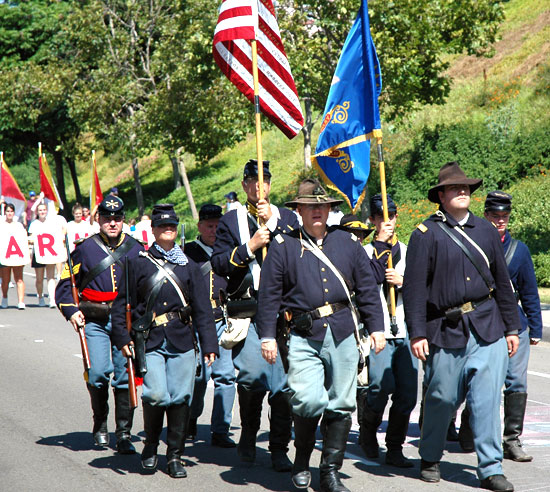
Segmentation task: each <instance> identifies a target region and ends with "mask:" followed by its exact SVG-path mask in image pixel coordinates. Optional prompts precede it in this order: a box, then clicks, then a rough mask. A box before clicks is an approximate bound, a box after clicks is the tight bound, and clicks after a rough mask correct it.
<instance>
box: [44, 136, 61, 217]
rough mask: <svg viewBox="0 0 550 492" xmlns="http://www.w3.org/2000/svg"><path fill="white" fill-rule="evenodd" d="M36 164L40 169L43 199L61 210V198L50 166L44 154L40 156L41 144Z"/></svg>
mask: <svg viewBox="0 0 550 492" xmlns="http://www.w3.org/2000/svg"><path fill="white" fill-rule="evenodd" d="M38 164H39V167H40V191H41V192H42V193H44V198H45V199H46V200H50V201H51V202H53V203H54V205H55V208H56V209H60V208H63V203H62V202H61V197H60V196H59V193H58V191H57V188H56V186H55V183H54V180H53V178H52V172H51V171H50V166H49V165H48V161H47V160H46V154H42V144H40V143H38Z"/></svg>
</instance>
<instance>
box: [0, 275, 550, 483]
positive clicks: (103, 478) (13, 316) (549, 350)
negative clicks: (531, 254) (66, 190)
mask: <svg viewBox="0 0 550 492" xmlns="http://www.w3.org/2000/svg"><path fill="white" fill-rule="evenodd" d="M32 273H33V272H32V270H30V269H28V270H26V275H25V280H26V283H27V292H28V294H27V296H26V303H27V309H26V310H25V311H18V310H16V309H15V308H14V307H11V308H10V309H6V310H0V395H1V397H0V491H36V490H40V491H71V492H72V491H75V490H78V491H82V492H83V491H88V490H89V491H92V490H93V491H97V490H105V491H110V490H113V491H115V490H116V491H124V490H128V491H130V490H131V491H136V492H137V491H153V492H154V491H157V490H159V491H160V490H163V491H164V490H171V489H172V490H175V489H176V488H180V487H182V488H185V489H186V490H191V491H211V490H215V491H247V492H248V491H257V490H271V491H284V490H292V486H291V482H290V477H289V475H287V474H280V473H276V472H274V471H273V470H272V469H271V468H270V466H269V465H270V460H269V453H268V452H267V430H268V428H269V422H268V417H267V410H266V409H265V408H264V415H263V419H262V427H261V432H260V436H259V443H258V445H259V452H258V458H257V463H256V464H255V465H254V466H252V467H246V466H243V465H241V464H240V463H239V461H238V459H237V456H236V452H235V450H234V449H229V450H224V449H219V448H213V447H211V446H210V444H209V440H208V438H209V435H210V433H209V420H210V417H209V416H210V410H211V404H212V388H211V387H210V388H209V390H208V392H207V402H206V407H205V412H204V414H203V416H202V417H201V419H200V420H199V434H198V440H197V441H196V442H194V443H190V444H189V445H188V447H187V449H186V457H187V471H188V478H186V479H181V480H174V479H171V478H170V477H169V476H168V475H167V474H166V473H165V472H164V468H165V464H166V462H165V459H164V457H162V459H161V460H160V465H159V470H158V471H157V472H156V473H155V474H154V475H146V474H144V473H143V472H142V470H141V467H140V460H139V455H134V456H119V455H117V453H116V452H115V451H114V449H112V448H111V449H108V450H98V449H94V448H93V446H92V445H91V433H90V430H91V426H92V420H91V410H90V405H89V397H88V393H87V391H86V389H85V383H84V381H83V379H82V360H81V357H80V354H79V351H80V349H79V344H78V338H77V336H76V334H75V333H74V331H73V330H72V328H71V327H70V326H69V325H68V323H66V322H65V321H64V319H63V318H62V317H61V315H60V313H59V312H58V311H57V310H55V309H49V308H39V307H38V306H37V299H36V296H35V295H34V292H35V291H34V285H33V284H34V278H33V277H32ZM9 300H10V302H11V304H12V306H13V305H14V304H15V290H14V289H10V291H9ZM545 325H546V326H547V331H546V336H545V337H544V341H543V342H541V343H540V344H539V345H538V346H536V347H534V348H532V351H531V360H530V368H529V369H530V370H529V388H530V391H529V401H528V407H527V415H526V419H525V421H526V422H525V431H524V438H523V441H524V444H525V446H526V448H527V450H528V451H529V452H530V453H531V454H533V455H534V457H535V459H534V461H533V462H532V463H514V462H511V461H507V460H506V461H505V463H504V471H505V473H506V475H507V476H508V478H509V479H510V480H511V481H512V483H514V485H515V487H516V490H517V491H543V490H547V491H550V362H549V361H550V340H549V333H550V306H545ZM417 421H418V406H417V408H416V409H415V411H414V413H413V416H412V420H411V422H412V423H411V425H410V428H409V435H408V438H407V444H406V447H405V454H406V455H407V456H409V457H411V458H412V459H413V460H414V462H415V468H414V469H412V470H404V471H403V470H399V469H395V468H391V467H388V466H386V465H384V464H383V459H381V460H376V461H369V460H366V459H364V458H363V457H362V455H361V451H360V448H359V447H358V446H357V445H356V444H355V442H356V438H357V426H356V425H354V427H353V429H352V433H351V435H350V439H349V441H350V444H349V446H348V451H347V459H346V460H345V463H344V467H343V470H342V472H343V476H344V483H345V484H346V486H347V487H349V488H350V489H351V490H353V491H363V490H364V491H372V490H388V491H410V490H418V491H470V490H474V489H476V488H477V487H478V484H479V482H478V480H477V478H476V476H475V466H476V458H475V455H474V454H473V453H472V454H464V453H461V452H460V449H459V447H458V445H457V444H456V443H449V444H448V446H447V451H446V453H445V456H444V457H443V461H442V466H441V471H442V481H441V482H440V483H439V484H426V483H424V482H421V481H420V480H418V478H417V477H418V467H419V457H418V449H417V446H418V437H419V429H418V425H417V424H416V422H417ZM142 422H143V419H142V413H141V409H140V408H139V409H138V410H137V412H136V417H135V424H134V431H135V433H136V436H135V438H134V441H135V445H136V447H137V449H138V451H139V450H141V448H142V443H141V442H140V441H141V440H142V439H143V432H142V429H143V424H142ZM109 424H110V429H111V430H113V429H114V419H113V417H112V415H111V416H110V422H109ZM238 424H239V418H238V407H237V404H235V411H234V425H235V426H234V428H233V429H232V431H233V432H234V438H235V439H238V437H239V432H240V430H239V427H238ZM383 427H385V423H384V424H383ZM317 437H318V441H317V449H316V450H315V451H314V454H313V457H312V461H311V463H312V465H313V466H312V470H313V475H314V480H313V484H312V485H313V487H312V489H313V490H318V487H319V478H318V468H317V467H318V463H319V459H320V451H319V449H320V445H321V441H320V435H319V434H318V436H317ZM163 438H164V436H163ZM111 440H112V441H114V434H111ZM379 440H380V442H381V443H383V442H384V437H383V433H380V434H379ZM164 451H165V447H164V444H161V447H160V449H159V452H160V453H164ZM293 454H294V450H293V448H292V449H291V453H290V455H291V458H292V456H293Z"/></svg>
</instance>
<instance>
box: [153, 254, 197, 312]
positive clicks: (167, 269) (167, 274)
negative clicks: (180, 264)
mask: <svg viewBox="0 0 550 492" xmlns="http://www.w3.org/2000/svg"><path fill="white" fill-rule="evenodd" d="M146 258H147V259H148V260H149V261H150V262H151V263H153V264H154V265H155V266H156V267H157V268H158V270H159V273H162V277H161V278H166V279H167V280H168V281H169V282H170V283H171V284H172V286H173V287H174V288H175V289H176V292H177V293H178V295H179V297H180V299H181V302H182V304H183V305H184V306H187V304H189V302H188V301H187V297H186V296H185V288H184V286H183V284H182V283H181V280H180V279H179V278H178V276H177V275H176V274H175V273H174V269H175V268H176V266H177V265H174V264H172V263H164V264H163V263H161V262H160V261H158V260H157V259H156V258H154V257H153V256H152V255H151V254H149V253H147V255H146ZM159 283H161V282H159Z"/></svg>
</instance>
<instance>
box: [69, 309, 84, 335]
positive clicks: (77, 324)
mask: <svg viewBox="0 0 550 492" xmlns="http://www.w3.org/2000/svg"><path fill="white" fill-rule="evenodd" d="M69 322H70V323H71V325H73V328H74V331H76V332H77V333H78V330H79V329H80V328H82V327H83V326H84V325H85V324H86V319H85V318H84V315H83V314H82V311H77V312H76V313H74V314H73V315H72V316H71V317H70V319H69Z"/></svg>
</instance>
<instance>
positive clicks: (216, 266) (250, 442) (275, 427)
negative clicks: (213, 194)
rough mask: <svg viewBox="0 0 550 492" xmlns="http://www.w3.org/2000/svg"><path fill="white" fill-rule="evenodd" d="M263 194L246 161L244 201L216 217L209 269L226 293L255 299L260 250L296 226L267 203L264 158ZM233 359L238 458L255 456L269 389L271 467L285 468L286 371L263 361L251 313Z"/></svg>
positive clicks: (278, 363)
mask: <svg viewBox="0 0 550 492" xmlns="http://www.w3.org/2000/svg"><path fill="white" fill-rule="evenodd" d="M263 170H264V196H265V199H262V200H259V187H258V163H257V161H256V160H254V159H251V160H249V161H248V162H247V163H246V165H245V167H244V172H243V181H242V187H243V190H244V192H245V193H246V198H247V201H246V204H245V205H244V206H241V207H238V208H237V209H234V210H231V211H229V212H227V213H226V214H225V215H224V216H223V217H222V218H221V220H220V222H219V224H218V229H217V231H216V242H215V244H214V252H213V253H212V259H211V262H212V269H213V270H214V272H215V273H216V274H217V275H220V276H223V277H228V279H229V283H228V288H227V290H228V293H229V294H231V293H232V292H235V291H237V290H241V291H243V290H247V291H248V292H249V293H251V295H252V298H255V297H256V294H257V291H258V286H259V281H260V269H261V265H262V262H263V250H264V249H265V248H267V247H268V245H269V243H270V241H271V240H272V238H273V237H274V236H275V235H276V234H280V233H286V232H290V231H291V230H294V229H297V228H298V227H299V224H298V219H297V217H296V215H295V214H294V213H293V212H292V211H290V210H288V209H285V208H278V207H276V206H274V205H272V204H270V203H269V202H268V199H269V191H270V188H271V173H270V172H269V162H268V161H264V162H263ZM250 277H251V278H252V285H251V286H250V288H248V289H247V288H239V286H241V287H242V282H243V280H245V281H246V279H248V278H250ZM233 362H234V364H235V368H236V369H237V370H238V371H239V372H238V375H237V393H238V395H239V408H240V414H241V428H242V429H241V437H240V439H239V444H238V446H237V451H238V453H239V456H240V458H241V460H242V461H244V462H248V463H250V462H254V461H255V459H256V435H257V433H258V430H259V428H260V420H261V412H262V402H263V399H264V396H265V394H266V393H267V392H269V397H268V401H269V404H270V406H271V415H270V432H269V450H270V451H271V460H272V464H273V468H274V469H275V470H277V471H290V469H291V467H292V463H291V462H290V461H289V459H288V457H287V455H286V453H287V451H288V443H289V441H290V429H291V425H292V421H291V413H290V404H289V398H290V395H289V392H288V386H287V382H286V374H285V372H284V368H283V365H282V362H281V360H280V357H278V358H277V361H276V363H275V365H274V366H271V365H270V364H268V363H267V362H266V361H265V360H263V359H262V356H261V353H260V339H259V337H258V332H257V328H256V321H255V317H252V319H251V323H250V326H249V329H248V334H247V336H246V338H245V340H243V341H242V342H240V343H239V344H238V345H236V346H235V347H234V348H233Z"/></svg>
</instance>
